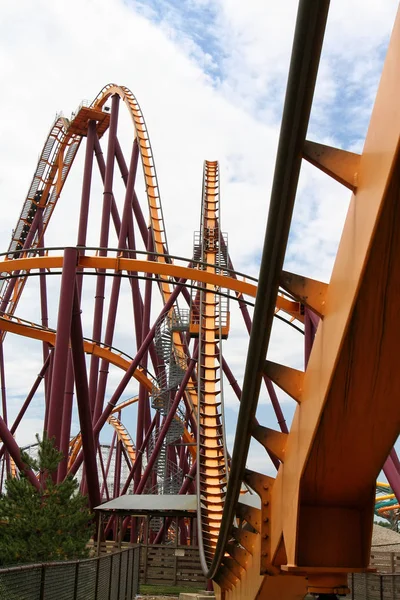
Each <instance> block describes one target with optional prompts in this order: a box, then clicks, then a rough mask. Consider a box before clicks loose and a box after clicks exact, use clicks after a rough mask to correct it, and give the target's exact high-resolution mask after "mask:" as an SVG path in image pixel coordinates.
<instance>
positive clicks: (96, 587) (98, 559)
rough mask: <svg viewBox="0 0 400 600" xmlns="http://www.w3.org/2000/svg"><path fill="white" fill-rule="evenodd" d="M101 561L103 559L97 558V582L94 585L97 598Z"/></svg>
mask: <svg viewBox="0 0 400 600" xmlns="http://www.w3.org/2000/svg"><path fill="white" fill-rule="evenodd" d="M100 561H101V558H97V559H96V580H95V584H94V597H95V598H97V590H98V588H99V566H100V565H99V563H100Z"/></svg>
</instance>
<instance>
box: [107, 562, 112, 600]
mask: <svg viewBox="0 0 400 600" xmlns="http://www.w3.org/2000/svg"><path fill="white" fill-rule="evenodd" d="M110 556H111V561H110V562H111V564H110V579H109V582H108V600H111V589H112V587H111V586H112V574H113V553H112V552H111V554H110Z"/></svg>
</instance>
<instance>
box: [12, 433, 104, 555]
mask: <svg viewBox="0 0 400 600" xmlns="http://www.w3.org/2000/svg"><path fill="white" fill-rule="evenodd" d="M36 438H37V441H38V447H39V451H38V458H37V460H35V459H33V458H32V457H30V456H28V454H26V453H24V452H21V456H22V459H23V461H24V462H25V464H26V465H27V466H28V467H30V468H31V469H32V470H33V471H35V472H37V473H38V474H39V481H40V482H41V485H40V490H37V489H35V488H34V487H33V485H32V484H31V483H30V482H29V480H28V479H27V478H26V476H25V475H24V474H22V473H21V474H20V477H19V478H17V477H15V478H10V479H8V480H7V481H6V484H5V485H6V493H5V494H3V495H2V496H1V497H0V565H2V566H4V565H10V564H18V563H34V562H48V561H57V560H67V559H73V558H84V557H86V556H87V554H88V551H87V547H86V546H87V543H88V541H89V539H90V537H91V534H92V531H93V516H92V515H91V514H90V512H89V510H88V508H87V501H86V498H85V497H84V496H82V495H81V494H80V493H79V491H78V487H79V484H78V482H77V481H76V479H74V478H72V477H67V478H66V479H65V480H64V481H62V482H61V483H54V482H53V480H52V477H51V475H52V473H54V472H55V470H56V469H57V466H58V464H59V462H60V461H61V460H62V454H61V453H60V452H58V450H57V449H56V448H55V447H54V443H53V441H52V440H49V439H48V438H47V436H46V435H45V436H44V437H43V440H40V439H39V436H36Z"/></svg>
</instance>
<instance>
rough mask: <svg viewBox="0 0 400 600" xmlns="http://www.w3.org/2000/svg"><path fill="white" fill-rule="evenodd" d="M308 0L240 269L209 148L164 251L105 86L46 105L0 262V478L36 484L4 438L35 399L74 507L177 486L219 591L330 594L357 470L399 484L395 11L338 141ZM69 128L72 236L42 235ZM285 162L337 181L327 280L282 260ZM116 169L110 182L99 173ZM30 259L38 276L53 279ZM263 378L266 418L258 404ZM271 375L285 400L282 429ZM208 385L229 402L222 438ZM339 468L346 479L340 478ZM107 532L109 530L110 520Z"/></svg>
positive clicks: (369, 482)
mask: <svg viewBox="0 0 400 600" xmlns="http://www.w3.org/2000/svg"><path fill="white" fill-rule="evenodd" d="M328 5H329V2H328V1H327V0H301V2H300V6H299V13H298V19H297V25H296V32H295V40H294V46H293V54H292V60H291V67H290V73H289V79H288V88H287V94H286V101H285V108H284V113H283V118H282V128H281V135H280V141H279V147H278V154H277V160H276V168H275V176H274V183H273V188H272V195H271V203H270V212H269V217H268V223H267V230H266V237H265V242H264V250H263V254H262V259H261V266H260V275H259V278H258V280H255V279H253V278H250V277H244V276H243V274H240V273H237V272H236V271H235V270H234V268H233V264H232V259H231V256H230V254H229V251H228V241H227V236H226V235H225V234H223V233H222V231H221V200H222V194H221V186H220V172H219V164H218V162H217V161H214V162H213V161H205V162H204V167H203V181H202V183H203V189H202V195H201V217H200V231H199V232H198V233H197V234H196V235H195V242H194V249H193V255H192V257H191V258H190V259H188V260H185V259H182V258H179V257H176V256H173V255H172V254H171V253H170V249H169V246H168V243H167V236H166V224H165V220H164V216H163V211H162V204H161V196H160V188H159V183H158V179H157V173H156V168H155V161H154V156H153V151H152V147H151V144H150V138H149V133H148V131H147V127H146V123H145V120H144V117H143V114H142V111H141V109H140V106H139V104H138V102H137V100H136V98H135V96H134V95H133V94H132V93H131V92H130V91H129V90H128V89H127V88H126V87H123V86H118V85H115V84H109V85H107V86H105V87H104V88H103V89H102V91H101V92H100V94H99V95H98V96H97V97H96V98H95V100H94V101H93V102H92V103H91V104H90V105H83V104H82V105H81V106H80V107H79V109H78V110H77V111H76V113H75V114H73V115H72V117H71V119H65V118H61V117H58V118H57V119H56V121H55V123H54V124H53V126H52V128H51V130H50V133H49V135H48V137H47V140H46V142H45V145H44V147H43V150H42V153H41V155H40V158H39V162H38V165H37V167H36V170H35V173H34V177H33V180H32V183H31V185H30V187H29V190H28V194H27V196H26V198H25V200H24V202H23V208H22V211H21V215H20V217H19V219H18V222H17V226H16V228H15V230H14V231H13V237H12V241H11V244H10V245H9V247H8V249H7V250H6V251H5V253H4V254H3V255H1V257H2V260H0V277H1V282H0V284H1V287H0V331H1V336H0V383H1V386H0V387H1V390H0V391H1V404H2V413H1V416H0V438H1V440H2V446H1V448H0V458H1V461H2V462H1V472H0V476H1V481H0V485H1V486H3V484H4V479H5V477H6V476H7V475H9V476H18V473H19V472H21V471H25V473H26V475H27V477H28V478H29V480H30V481H31V483H32V485H34V486H35V487H38V486H39V485H40V481H39V480H38V478H37V477H36V474H35V473H33V472H32V471H30V470H29V469H27V468H26V466H25V465H24V464H23V461H22V458H21V454H20V451H19V448H18V446H17V444H16V442H15V439H14V436H15V435H18V427H19V425H20V423H21V421H22V420H23V419H26V418H27V415H28V414H29V412H28V411H29V410H30V404H31V402H32V400H33V399H34V398H36V399H38V400H40V402H41V406H42V407H43V415H42V417H43V430H44V431H46V432H47V433H48V435H49V436H51V437H53V438H54V440H55V444H56V446H57V447H58V448H59V449H60V450H61V451H62V452H63V453H64V456H65V458H66V459H65V460H64V461H62V462H61V463H60V466H59V468H58V472H57V474H56V476H57V479H58V480H59V481H61V480H62V479H63V478H64V477H65V476H67V473H69V474H76V473H79V476H80V477H81V486H82V489H83V490H85V491H87V493H88V500H89V504H90V507H91V508H94V507H96V506H98V505H100V504H101V502H103V500H104V499H105V498H107V499H109V498H110V497H111V496H113V497H114V498H117V497H118V496H120V495H121V494H125V493H133V494H147V493H158V494H186V493H189V494H196V495H197V524H198V542H199V550H200V557H201V562H202V567H203V570H204V574H205V575H206V576H207V578H209V579H210V580H212V581H213V585H214V590H215V593H216V595H217V598H218V599H221V600H231V599H232V600H234V599H241V600H245V599H249V600H253V599H254V598H268V600H278V599H279V600H281V599H282V598H285V599H287V600H294V599H296V598H302V597H303V596H304V595H305V594H306V592H307V591H308V592H310V593H312V594H315V595H317V594H320V595H322V597H324V594H325V595H328V596H329V595H330V594H345V593H346V591H347V576H348V573H350V572H361V571H365V570H366V569H367V568H368V564H369V552H370V543H371V532H372V521H373V509H374V504H375V481H376V478H377V476H378V474H379V472H380V470H381V469H382V468H384V471H385V474H386V476H387V477H388V479H389V480H390V485H391V489H392V490H393V499H394V496H397V499H398V500H399V499H400V462H399V460H398V458H397V454H396V452H395V451H394V450H393V445H394V443H395V441H396V438H397V436H398V433H399V431H400V409H399V407H398V403H397V402H395V401H394V399H395V398H396V397H397V391H398V389H399V387H400V372H399V370H398V367H397V356H398V353H399V350H400V348H399V344H400V341H399V340H400V338H399V336H398V327H397V326H396V325H397V324H398V321H399V317H398V299H399V293H398V290H399V289H400V275H399V274H400V264H399V261H400V258H399V257H400V213H399V210H398V196H399V189H400V181H399V177H400V176H399V173H400V169H399V154H398V152H399V134H400V108H399V104H398V102H397V99H398V97H399V96H400V17H398V18H397V21H396V24H395V27H394V31H393V36H392V41H391V43H390V47H389V50H388V55H387V59H386V63H385V67H384V70H383V74H382V80H381V83H380V87H379V90H378V94H377V98H376V103H375V106H374V109H373V113H372V117H371V122H370V126H369V130H368V134H367V137H366V141H365V146H364V150H363V152H362V154H361V155H356V154H354V153H350V152H346V151H344V150H338V149H334V148H330V147H327V146H324V145H322V144H318V143H316V142H312V141H310V140H306V132H307V127H308V122H309V116H310V111H311V106H312V98H313V90H314V86H315V81H316V77H317V72H318V66H319V60H320V52H321V47H322V42H323V36H324V29H325V23H326V19H327V14H328ZM121 101H122V102H121ZM123 107H125V110H127V111H128V114H129V115H130V117H131V122H132V129H131V137H130V148H128V150H129V152H130V154H129V158H128V159H126V148H125V147H123V146H122V145H121V144H120V141H119V138H118V125H119V111H120V110H122V108H123ZM83 138H85V142H84V143H82V140H83ZM104 141H105V143H106V146H107V149H106V151H105V152H104V154H103V150H102V146H101V144H102V143H104ZM81 145H82V146H85V157H84V168H83V176H82V182H81V189H82V192H81V201H80V206H79V210H77V211H74V215H76V218H77V222H78V233H77V237H76V239H74V240H72V241H68V245H66V246H64V245H63V247H62V248H56V249H55V248H47V247H46V245H45V243H44V242H45V235H46V236H47V235H48V232H49V231H50V228H51V227H52V215H53V212H54V209H55V207H56V205H57V204H58V203H62V202H63V195H64V194H67V192H66V191H65V190H66V189H67V188H65V189H64V184H65V182H66V180H67V178H68V177H71V176H72V172H73V171H74V166H73V163H74V159H75V157H76V155H77V153H78V150H79V148H80V146H81ZM303 159H305V160H307V161H309V162H310V163H311V164H312V165H314V166H315V167H316V168H318V169H320V170H322V171H323V172H324V173H325V174H326V175H327V176H330V177H333V178H334V179H335V180H337V181H339V182H340V183H341V184H343V185H345V186H346V187H347V188H348V189H349V190H351V192H352V198H351V202H350V207H349V211H348V215H347V219H346V222H345V226H344V230H343V234H342V238H341V241H340V244H339V248H338V252H337V257H336V261H335V265H334V268H333V272H332V276H331V280H330V282H329V284H326V283H322V282H319V281H315V280H312V279H310V278H307V277H304V276H300V275H297V274H294V273H289V272H286V271H283V262H284V258H285V252H286V246H287V242H288V235H289V230H290V226H291V220H292V213H293V207H294V204H295V198H296V189H297V184H298V178H299V172H300V167H301V162H302V160H303ZM95 161H96V162H97V166H98V169H99V173H100V180H101V185H102V190H101V198H100V200H101V202H102V204H101V223H100V230H99V231H98V234H99V235H98V244H97V246H96V247H89V245H88V243H87V238H88V231H89V227H91V221H90V219H91V216H90V215H91V213H90V211H89V207H91V206H92V205H93V204H94V203H96V202H98V199H97V197H96V195H97V191H96V188H95V186H94V185H93V184H92V173H93V169H94V168H95ZM139 161H140V163H141V166H142V173H141V174H140V173H139V170H138V164H139ZM117 169H118V170H119V172H120V174H121V177H122V184H121V186H117V185H115V184H114V179H115V171H116V170H117ZM140 177H142V178H143V181H144V184H145V186H144V187H145V193H144V195H143V196H144V197H143V198H142V197H140V194H139V193H138V192H137V190H138V189H139V187H140V186H138V185H137V179H138V178H140ZM121 189H122V191H121ZM98 212H100V211H98ZM96 231H97V229H96ZM112 236H114V241H115V240H116V243H115V244H114V248H112V247H111V238H112ZM50 278H52V282H53V281H54V279H55V280H56V281H57V285H56V286H54V285H53V286H52V287H51V288H50V286H49V284H48V282H49V280H50ZM35 282H37V284H35ZM35 285H36V287H35ZM57 286H58V287H57ZM124 286H125V287H124ZM27 290H29V293H30V296H29V297H30V298H32V299H33V300H32V301H31V302H30V303H29V308H30V311H31V312H30V313H29V318H27V319H23V318H21V317H20V316H17V309H18V308H19V309H20V310H21V312H23V310H24V308H26V306H27V305H26V304H24V302H23V299H24V297H25V295H26V294H27ZM50 290H51V293H52V294H53V296H52V297H53V300H54V301H55V302H52V303H48V302H47V297H48V292H50ZM55 290H56V291H55ZM123 292H125V295H124V300H122V294H123ZM35 294H36V296H35ZM91 295H92V296H93V298H92V297H91ZM126 298H128V301H126ZM254 298H255V301H254ZM232 300H235V301H236V302H237V303H238V305H239V307H240V312H241V314H242V316H243V321H244V327H245V329H247V331H248V333H249V334H250V337H249V345H248V351H247V359H246V365H245V373H244V379H243V383H242V387H240V385H239V383H238V381H237V380H236V377H235V374H234V372H233V371H232V370H231V368H230V365H229V363H228V361H227V359H226V356H227V354H225V355H224V348H225V346H224V344H225V343H226V344H230V343H232V337H233V336H232V334H231V333H230V325H231V313H230V308H231V304H230V302H231V301H232ZM124 302H125V304H124ZM127 302H128V304H129V311H126V303H127ZM254 302H255V303H254ZM252 303H254V314H253V318H252V319H251V317H250V313H249V310H248V304H252ZM55 304H56V305H57V306H54V305H55ZM124 307H125V308H124ZM35 311H36V312H35ZM18 312H19V310H18ZM33 312H35V317H32V314H33ZM238 312H239V311H238ZM274 317H276V318H281V319H282V318H283V320H285V321H286V323H287V324H288V325H292V326H294V327H295V329H296V330H298V331H299V332H300V333H299V334H296V335H302V336H304V348H305V365H306V366H305V369H304V371H300V370H295V369H292V368H289V367H287V366H285V365H282V364H277V363H274V362H272V361H270V360H268V357H267V352H268V346H269V341H270V335H271V328H272V323H273V319H274ZM50 323H51V324H52V326H51V327H50V326H49V324H50ZM7 333H8V335H6V334H7ZM16 336H19V337H16ZM20 337H23V338H29V339H30V342H29V344H30V348H33V347H35V348H36V347H37V348H39V350H41V357H40V358H37V357H36V358H35V367H36V366H37V365H40V366H39V374H38V375H37V377H36V378H35V379H34V382H33V384H32V386H31V388H30V389H29V390H27V394H26V397H25V398H24V399H23V401H22V402H21V404H20V406H19V412H18V414H17V416H16V418H15V420H14V422H13V423H10V422H9V416H8V412H7V404H8V399H9V398H10V397H11V396H12V394H13V385H12V384H11V383H9V379H8V374H7V373H6V368H5V366H6V364H7V363H6V358H7V355H8V353H9V352H11V350H12V343H13V342H14V343H18V342H16V340H18V339H19V338H20ZM223 340H224V341H223ZM225 340H226V342H225ZM233 342H234V343H235V340H233ZM117 346H118V348H120V347H124V348H127V350H126V351H122V350H118V349H117ZM10 347H11V350H10ZM5 357H6V358H5ZM21 363H22V368H24V364H23V359H22V360H21ZM27 370H29V369H28V367H27ZM224 382H225V385H224ZM226 383H228V384H229V388H228V386H227V385H226ZM264 385H265V389H266V391H267V394H268V397H269V399H270V401H271V404H272V407H273V409H274V412H275V415H276V418H277V422H278V426H279V429H276V430H275V429H272V428H270V427H267V426H265V425H264V424H262V423H261V422H260V421H259V419H258V414H257V416H256V412H257V404H258V399H259V395H260V389H261V386H264ZM275 386H278V387H279V388H281V389H282V390H284V391H285V392H286V393H287V394H288V395H289V396H290V397H291V398H293V400H294V401H295V402H296V410H295V413H294V417H293V420H292V423H291V426H290V428H288V427H287V425H286V421H285V418H284V414H283V412H282V409H281V407H280V404H279V401H278V397H277V394H276V391H275ZM227 389H229V394H231V395H232V394H233V395H235V396H236V397H237V398H238V400H240V408H239V416H238V425H237V429H236V437H235V443H234V446H233V451H232V453H231V454H229V452H228V450H227V444H226V435H225V422H224V396H225V395H226V394H227V393H228V392H227ZM122 417H123V418H122ZM75 421H79V427H78V429H77V430H76V429H75V431H73V427H74V423H75ZM107 427H108V429H107ZM107 435H108V436H111V440H112V441H111V443H110V444H109V446H108V447H109V455H108V457H107V461H105V460H104V459H103V455H102V452H101V450H100V438H102V439H104V436H107ZM252 438H253V439H254V440H256V441H257V442H259V443H260V444H261V446H262V447H263V448H264V449H265V461H266V465H268V466H269V464H270V461H272V463H273V465H274V466H275V467H276V470H277V473H276V476H275V477H271V476H266V475H264V474H262V473H258V472H256V471H253V470H251V469H249V468H248V465H247V461H248V451H249V446H250V442H251V440H252ZM67 457H68V460H67ZM268 457H269V458H268ZM112 460H113V461H114V465H115V469H114V475H113V486H112V490H111V489H108V487H107V486H108V483H107V482H108V480H109V478H108V472H109V468H110V464H111V461H112ZM124 460H125V463H126V469H127V471H124V470H123V469H122V464H123V461H124ZM105 463H106V464H105ZM82 464H83V465H84V469H80V467H81V466H82ZM126 472H127V473H128V475H126ZM123 473H125V475H123ZM343 480H346V481H349V482H351V485H348V486H346V488H345V489H344V487H343V485H342V481H343ZM391 499H392V497H391ZM128 525H129V523H128V520H127V519H126V520H125V521H124V523H123V527H122V529H121V531H120V532H119V534H118V535H124V536H127V537H128V538H129V539H130V541H131V542H137V541H139V542H140V541H141V536H142V535H143V531H144V528H143V527H140V526H138V523H137V522H136V521H135V519H133V520H131V522H130V526H129V527H128ZM165 527H166V528H167V529H168V527H169V525H168V524H166V525H165ZM171 531H172V529H171ZM173 531H174V535H176V536H178V535H179V536H180V542H181V543H182V544H186V543H188V541H189V538H190V535H191V533H190V532H189V529H188V522H187V520H185V519H180V520H179V522H178V520H177V521H176V523H175V524H174V528H173ZM110 532H111V533H110ZM106 533H107V534H110V535H116V526H115V523H114V522H113V519H110V521H109V522H108V524H107V527H106ZM165 533H166V532H165V531H164V527H160V529H159V530H157V531H156V530H154V531H153V532H152V535H153V539H152V541H153V542H155V543H158V542H160V541H161V540H162V538H163V535H165Z"/></svg>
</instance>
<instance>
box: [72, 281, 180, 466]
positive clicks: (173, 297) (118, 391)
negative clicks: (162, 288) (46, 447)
mask: <svg viewBox="0 0 400 600" xmlns="http://www.w3.org/2000/svg"><path fill="white" fill-rule="evenodd" d="M185 282H186V279H180V280H179V283H178V285H176V286H175V289H174V291H173V292H172V294H171V296H170V297H169V299H168V301H167V302H166V303H165V304H164V307H163V309H162V310H161V312H160V315H159V318H158V319H161V318H162V317H163V316H164V315H165V314H166V313H167V312H168V311H169V310H170V308H171V307H172V306H173V304H174V302H175V301H176V299H177V297H178V296H179V294H180V292H181V290H182V287H183V286H184V284H185ZM158 319H157V321H158ZM157 321H156V323H157ZM156 323H155V324H154V325H153V326H152V328H151V329H150V331H149V333H148V334H147V336H146V339H145V340H144V341H143V344H142V345H141V347H140V348H139V350H138V352H137V354H136V356H135V358H134V359H133V361H132V362H131V364H130V365H129V367H128V369H127V370H126V372H125V374H124V376H123V377H122V379H121V381H120V383H119V385H118V386H117V388H116V390H115V392H114V394H113V395H112V397H111V399H110V400H109V402H108V404H107V407H106V408H105V409H104V411H103V413H102V415H101V417H100V418H99V420H98V421H97V423H96V425H95V426H94V434H95V436H96V437H97V436H98V435H99V433H100V431H101V430H102V428H103V425H104V423H105V422H106V421H107V419H108V417H109V416H110V414H111V412H112V410H113V408H114V407H115V405H116V404H117V402H118V400H119V399H120V397H121V394H123V392H124V390H125V388H126V386H127V385H128V383H129V381H130V380H131V378H132V376H133V373H134V372H135V371H136V369H137V368H138V366H139V364H140V361H141V360H142V358H143V356H144V354H145V352H147V350H148V348H149V346H150V344H151V342H152V340H153V338H154V334H155V331H156ZM82 458H83V456H82V453H80V454H79V455H78V457H77V458H76V461H75V463H74V465H73V466H72V467H71V469H70V472H71V473H72V474H75V473H76V472H77V470H78V469H79V467H80V465H81V464H82Z"/></svg>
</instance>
